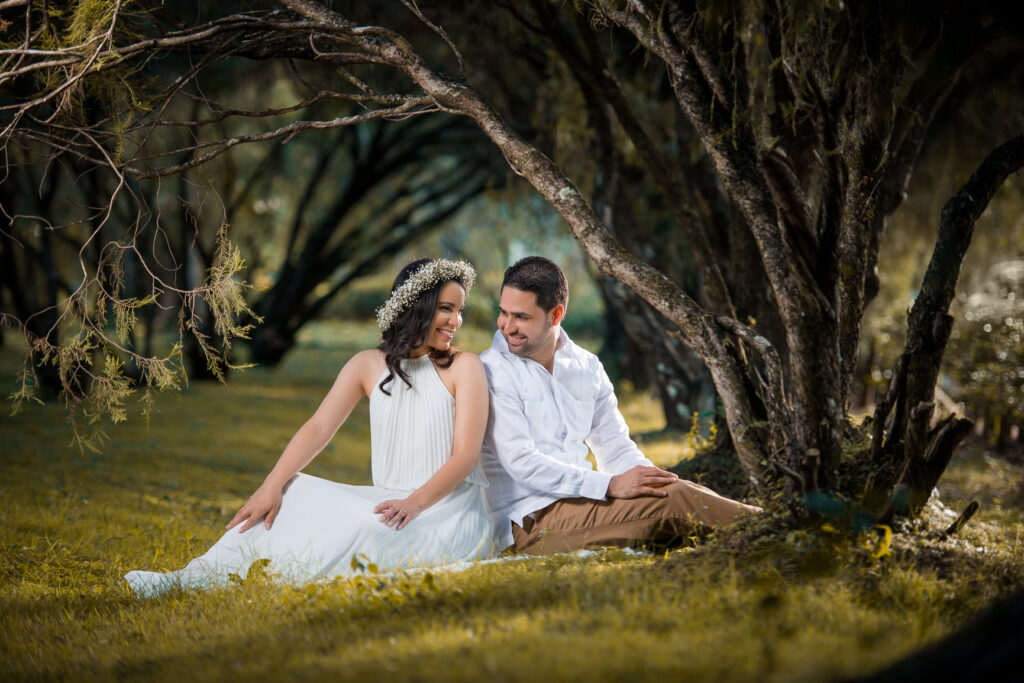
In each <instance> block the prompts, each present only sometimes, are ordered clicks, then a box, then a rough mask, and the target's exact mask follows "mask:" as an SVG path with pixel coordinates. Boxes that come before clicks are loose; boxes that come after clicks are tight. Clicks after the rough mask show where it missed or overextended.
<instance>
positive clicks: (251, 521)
mask: <svg viewBox="0 0 1024 683" xmlns="http://www.w3.org/2000/svg"><path fill="white" fill-rule="evenodd" d="M281 495H282V494H281V487H280V486H277V485H275V484H269V483H267V482H264V483H263V485H262V486H260V487H259V488H258V489H256V492H255V493H253V494H252V495H251V496H250V497H249V500H248V502H246V504H245V505H243V506H242V509H240V510H239V511H238V512H236V513H235V516H234V517H232V518H231V521H230V522H228V525H227V528H228V529H230V528H231V527H233V526H235V525H236V524H239V523H240V522H242V521H245V524H243V525H242V528H241V529H239V530H238V533H240V534H241V533H244V532H246V531H248V530H249V528H251V527H254V526H256V525H257V524H258V523H259V521H260V520H261V519H262V520H263V525H264V526H265V527H267V528H268V529H269V528H270V527H271V526H272V525H273V524H274V518H275V517H277V513H278V511H279V510H280V509H281Z"/></svg>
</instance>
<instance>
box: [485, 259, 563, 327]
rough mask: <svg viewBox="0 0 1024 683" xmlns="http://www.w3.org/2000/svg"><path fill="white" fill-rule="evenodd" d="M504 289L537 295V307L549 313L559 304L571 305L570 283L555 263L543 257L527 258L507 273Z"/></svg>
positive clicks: (509, 268) (512, 266)
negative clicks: (510, 288)
mask: <svg viewBox="0 0 1024 683" xmlns="http://www.w3.org/2000/svg"><path fill="white" fill-rule="evenodd" d="M501 287H502V289H504V288H505V287H512V288H514V289H519V290H522V291H524V292H533V293H534V294H536V295H537V305H538V306H540V307H541V308H542V309H544V312H545V313H547V312H549V311H551V309H553V308H554V307H555V306H557V305H558V304H562V305H563V306H567V305H568V304H569V282H568V281H567V280H566V279H565V273H563V272H562V269H561V268H559V267H558V266H557V265H556V264H555V263H554V262H553V261H551V260H549V259H546V258H544V257H543V256H526V257H524V258H521V259H519V260H518V261H516V262H515V263H513V264H512V265H511V266H509V267H508V270H506V271H505V279H504V280H503V281H502V283H501Z"/></svg>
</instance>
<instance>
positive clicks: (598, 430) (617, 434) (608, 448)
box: [585, 363, 654, 474]
mask: <svg viewBox="0 0 1024 683" xmlns="http://www.w3.org/2000/svg"><path fill="white" fill-rule="evenodd" d="M595 373H597V375H598V377H597V398H596V400H595V401H594V418H593V420H592V421H591V424H590V433H589V434H587V437H586V439H585V441H586V443H587V445H588V446H590V450H592V451H593V452H594V458H595V459H596V460H597V469H599V470H600V471H602V472H608V473H609V474H622V473H623V472H625V471H626V470H629V469H631V468H633V467H636V466H637V465H646V466H648V467H653V466H654V463H652V462H651V461H650V460H648V459H647V458H646V457H645V456H644V454H643V453H642V452H640V449H639V448H637V445H636V443H634V441H633V440H632V439H631V438H629V426H628V425H627V424H626V420H625V418H623V417H622V413H620V412H619V401H618V399H616V398H615V389H614V387H613V386H612V382H611V380H610V379H608V373H606V372H605V371H604V367H603V366H601V365H600V364H599V363H598V364H597V368H596V369H595Z"/></svg>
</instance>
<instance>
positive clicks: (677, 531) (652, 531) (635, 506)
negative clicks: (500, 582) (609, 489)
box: [512, 479, 760, 555]
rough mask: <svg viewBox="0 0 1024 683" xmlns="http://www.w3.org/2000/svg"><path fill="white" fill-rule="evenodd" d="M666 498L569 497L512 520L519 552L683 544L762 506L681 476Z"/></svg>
mask: <svg viewBox="0 0 1024 683" xmlns="http://www.w3.org/2000/svg"><path fill="white" fill-rule="evenodd" d="M662 490H664V491H665V492H667V493H668V496H665V497H664V498H659V497H652V496H644V497H641V498H630V499H622V498H611V499H609V500H605V501H595V500H591V499H589V498H565V499H563V500H559V501H555V502H554V503H552V504H551V505H549V506H547V507H546V508H544V509H542V510H538V511H537V512H535V513H533V517H532V519H531V518H527V519H526V520H525V521H524V522H523V527H519V526H518V525H516V524H513V525H512V535H513V537H514V538H515V549H516V551H517V552H524V553H531V554H537V555H542V554H544V553H555V552H562V551H566V550H577V549H579V548H592V547H597V546H605V545H611V546H620V547H627V546H638V545H659V546H667V545H671V544H678V543H679V542H680V541H681V540H683V539H685V538H687V537H689V536H695V535H701V534H704V533H706V532H707V531H708V530H710V528H712V527H716V526H721V525H723V524H728V523H729V522H730V521H732V519H733V518H734V517H735V516H736V515H737V514H740V513H742V512H759V511H760V508H757V507H754V506H751V505H744V504H743V503H739V502H737V501H735V500H731V499H729V498H724V497H722V496H720V495H718V494H717V493H715V492H714V491H712V490H711V489H709V488H705V487H703V486H700V485H699V484H694V483H693V482H690V481H685V480H683V479H680V480H679V481H677V482H674V483H672V484H669V485H668V486H666V487H664V489H662Z"/></svg>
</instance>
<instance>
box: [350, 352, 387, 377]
mask: <svg viewBox="0 0 1024 683" xmlns="http://www.w3.org/2000/svg"><path fill="white" fill-rule="evenodd" d="M385 367H387V365H386V364H385V362H384V352H383V351H381V350H380V349H366V350H365V351H360V352H358V353H357V354H355V355H354V356H352V358H350V359H349V361H348V362H347V363H345V367H344V368H342V372H345V371H346V370H350V371H352V372H355V373H356V374H358V375H359V376H360V377H365V378H367V379H368V380H369V381H373V380H375V379H376V378H377V375H379V374H380V373H382V372H384V368H385Z"/></svg>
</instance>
